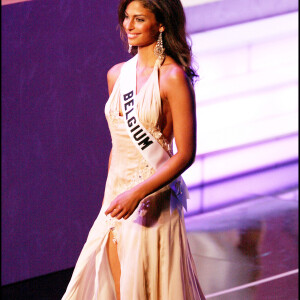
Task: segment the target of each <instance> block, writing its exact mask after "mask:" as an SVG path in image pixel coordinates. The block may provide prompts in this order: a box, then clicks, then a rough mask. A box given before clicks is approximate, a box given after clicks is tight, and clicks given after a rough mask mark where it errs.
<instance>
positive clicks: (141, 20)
mask: <svg viewBox="0 0 300 300" xmlns="http://www.w3.org/2000/svg"><path fill="white" fill-rule="evenodd" d="M136 20H137V21H138V22H144V21H145V20H144V19H139V18H137V19H136Z"/></svg>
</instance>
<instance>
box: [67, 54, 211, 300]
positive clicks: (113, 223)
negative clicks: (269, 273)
mask: <svg viewBox="0 0 300 300" xmlns="http://www.w3.org/2000/svg"><path fill="white" fill-rule="evenodd" d="M159 68H160V62H159V60H158V61H157V62H156V64H155V66H154V68H153V71H152V73H151V75H150V76H149V78H148V80H147V81H146V83H145V84H144V86H143V87H142V88H141V90H140V91H139V93H138V94H137V95H136V101H137V115H138V117H139V120H140V121H141V123H142V124H143V125H144V127H145V128H146V129H147V130H148V132H149V133H151V135H152V136H153V137H154V138H155V139H156V140H157V141H158V142H159V143H160V145H161V146H162V147H163V148H164V149H165V150H166V151H167V152H168V153H169V155H170V156H172V143H169V142H168V140H167V139H166V138H165V137H164V136H163V134H162V132H161V130H160V128H159V126H158V120H159V118H160V116H161V113H162V109H161V98H160V91H159V81H158V75H159ZM119 107H120V77H119V78H118V80H117V81H116V83H115V86H114V88H113V91H112V93H111V95H110V97H109V99H108V101H107V103H106V105H105V116H106V119H107V122H108V126H109V130H110V133H111V138H112V157H111V164H110V168H109V172H108V176H107V181H106V186H105V193H104V199H103V205H102V208H101V210H100V213H99V215H98V217H97V219H96V220H95V222H94V224H93V226H92V228H91V230H90V232H89V235H88V237H87V241H86V243H85V244H84V247H83V249H82V251H81V254H80V256H79V258H78V261H77V263H76V266H75V269H74V271H73V275H72V278H71V280H70V282H69V285H68V287H67V290H66V292H65V294H64V296H63V298H62V300H71V299H72V300H75V299H76V300H115V299H116V292H115V286H114V281H113V277H112V274H111V270H110V265H109V262H108V258H107V253H106V243H107V240H108V235H109V233H110V231H112V233H113V237H114V239H113V240H114V242H115V243H116V244H117V249H118V256H119V260H120V265H121V278H120V295H121V300H204V299H205V297H204V295H203V293H202V291H201V288H200V285H199V282H198V279H197V274H196V267H195V265H194V261H193V258H192V255H191V252H190V249H189V244H188V240H187V236H186V229H185V224H184V216H183V208H182V207H177V208H176V209H175V210H172V209H170V195H171V191H170V187H169V186H165V187H163V188H162V189H160V190H159V191H157V192H155V193H153V194H151V195H149V196H147V197H146V198H144V199H143V200H142V201H141V202H140V204H139V205H138V207H137V209H136V210H135V211H134V213H133V214H132V215H131V216H130V217H129V218H128V219H127V220H124V219H121V220H117V219H114V218H111V217H110V215H108V216H106V215H105V213H104V212H105V211H106V209H107V208H108V207H109V205H110V203H111V202H112V201H113V200H114V199H115V198H116V196H117V195H119V194H120V193H123V192H125V191H126V190H129V189H130V188H132V187H134V186H135V185H137V184H138V183H140V182H142V181H144V180H145V179H147V178H148V177H150V176H151V175H152V174H154V172H155V170H154V169H152V168H151V166H150V165H149V164H148V162H147V161H146V160H145V159H144V158H143V156H142V155H141V154H140V152H139V151H138V149H137V148H136V146H135V145H134V144H133V142H132V141H131V139H130V137H129V135H128V133H127V130H126V125H125V122H124V119H123V117H122V116H121V115H120V111H119Z"/></svg>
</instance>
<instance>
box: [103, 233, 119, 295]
mask: <svg viewBox="0 0 300 300" xmlns="http://www.w3.org/2000/svg"><path fill="white" fill-rule="evenodd" d="M106 250H107V256H108V261H109V265H110V269H111V273H112V276H113V279H114V282H115V288H116V294H117V300H120V276H121V266H120V261H119V257H118V251H117V244H115V243H114V242H113V233H112V232H110V233H109V236H108V241H107V244H106Z"/></svg>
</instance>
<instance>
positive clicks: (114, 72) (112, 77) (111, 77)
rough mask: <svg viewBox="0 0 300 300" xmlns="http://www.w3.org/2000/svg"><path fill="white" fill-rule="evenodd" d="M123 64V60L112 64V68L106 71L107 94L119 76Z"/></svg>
mask: <svg viewBox="0 0 300 300" xmlns="http://www.w3.org/2000/svg"><path fill="white" fill-rule="evenodd" d="M123 65H124V62H122V63H119V64H116V65H114V66H113V67H112V68H110V69H109V70H108V72H107V84H108V91H109V94H110V93H111V92H112V90H113V88H114V85H115V83H116V81H117V79H118V77H119V76H120V73H121V69H122V66H123Z"/></svg>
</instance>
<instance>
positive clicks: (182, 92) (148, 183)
mask: <svg viewBox="0 0 300 300" xmlns="http://www.w3.org/2000/svg"><path fill="white" fill-rule="evenodd" d="M162 82H163V84H162V85H161V90H162V91H163V92H162V93H163V97H165V99H167V101H168V102H169V105H170V110H171V114H172V124H173V133H174V137H175V142H176V146H177V150H178V151H177V153H176V154H175V155H174V156H172V157H171V158H170V159H169V160H168V161H167V162H165V163H164V164H163V165H162V166H161V167H160V168H159V169H157V171H156V172H155V173H154V174H153V175H152V176H150V177H149V178H148V179H146V180H145V181H143V182H142V183H140V184H138V185H137V186H135V187H134V188H132V189H131V190H129V191H127V192H125V193H123V194H120V195H119V196H118V197H117V198H116V199H115V200H114V201H113V202H112V203H111V205H110V206H109V208H108V209H107V211H106V212H105V213H106V214H109V213H111V216H112V217H117V218H118V219H121V218H124V219H127V218H128V217H129V216H130V215H131V214H132V213H133V211H134V210H135V208H136V207H137V205H138V204H139V202H140V201H141V200H142V199H143V198H145V197H146V196H147V195H149V194H151V193H153V192H155V191H157V190H159V189H160V188H162V187H163V186H165V185H167V184H169V183H170V182H172V181H173V180H174V179H175V178H177V177H178V176H179V175H180V174H181V173H182V172H184V171H185V170H186V169H187V168H188V167H189V166H190V165H191V164H192V163H193V161H194V159H195V154H196V112H195V96H194V92H193V88H192V87H191V84H190V83H189V81H188V79H187V77H186V75H185V73H184V71H183V70H182V69H181V68H179V67H176V68H173V69H172V70H171V71H170V72H169V74H167V75H166V76H165V79H164V80H162Z"/></svg>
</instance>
